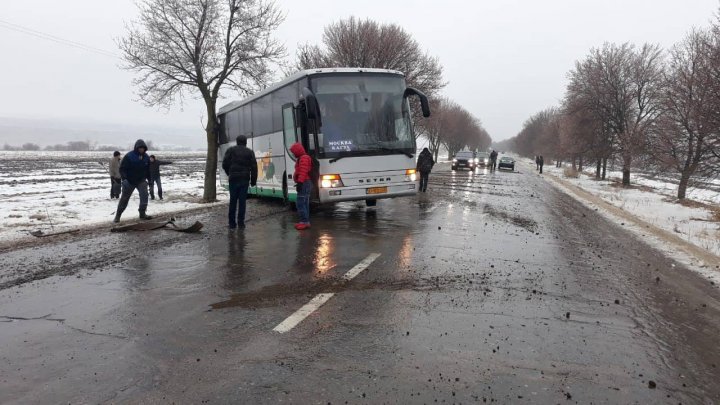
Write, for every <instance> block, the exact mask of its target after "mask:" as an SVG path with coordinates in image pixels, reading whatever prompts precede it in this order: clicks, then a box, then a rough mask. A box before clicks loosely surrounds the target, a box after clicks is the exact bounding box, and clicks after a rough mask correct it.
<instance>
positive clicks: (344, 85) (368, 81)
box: [312, 75, 415, 158]
mask: <svg viewBox="0 0 720 405" xmlns="http://www.w3.org/2000/svg"><path fill="white" fill-rule="evenodd" d="M312 87H313V91H314V92H315V96H316V97H317V100H318V103H319V104H320V113H321V117H322V128H320V133H319V134H318V137H319V144H320V148H319V152H320V157H325V158H332V157H339V156H368V155H385V154H400V153H403V154H411V153H415V137H414V135H413V132H412V125H411V120H410V113H409V108H408V103H407V100H406V99H404V98H403V92H404V91H405V80H404V78H402V77H400V76H390V75H388V76H377V75H336V76H320V77H315V78H313V79H312Z"/></svg>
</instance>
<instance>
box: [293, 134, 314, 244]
mask: <svg viewBox="0 0 720 405" xmlns="http://www.w3.org/2000/svg"><path fill="white" fill-rule="evenodd" d="M290 152H292V153H293V155H295V158H296V159H297V160H296V161H295V173H294V174H293V180H295V190H297V203H296V205H297V211H298V216H299V217H300V221H299V222H298V223H297V224H295V229H297V230H298V231H302V230H305V229H308V228H310V194H311V193H312V188H313V185H312V176H311V175H310V172H311V171H312V166H313V163H312V158H310V155H308V154H307V153H305V148H303V146H302V145H301V144H299V143H295V144H293V145H292V146H291V147H290Z"/></svg>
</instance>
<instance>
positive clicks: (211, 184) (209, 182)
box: [203, 100, 218, 202]
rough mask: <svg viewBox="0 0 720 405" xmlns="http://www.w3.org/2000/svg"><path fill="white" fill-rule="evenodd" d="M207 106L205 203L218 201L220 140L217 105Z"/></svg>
mask: <svg viewBox="0 0 720 405" xmlns="http://www.w3.org/2000/svg"><path fill="white" fill-rule="evenodd" d="M205 103H206V105H207V114H208V115H207V116H208V119H207V125H206V126H205V136H206V137H207V148H208V149H207V157H206V158H205V189H204V190H203V201H204V202H213V201H216V200H217V189H216V180H217V166H218V139H217V134H216V130H215V126H216V125H217V115H216V114H215V103H214V102H212V101H208V100H206V101H205Z"/></svg>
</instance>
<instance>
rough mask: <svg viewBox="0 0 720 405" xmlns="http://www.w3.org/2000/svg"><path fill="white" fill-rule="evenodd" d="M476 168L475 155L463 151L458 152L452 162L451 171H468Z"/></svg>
mask: <svg viewBox="0 0 720 405" xmlns="http://www.w3.org/2000/svg"><path fill="white" fill-rule="evenodd" d="M476 167H477V159H475V153H473V152H472V151H469V150H463V151H460V152H458V153H457V154H456V155H455V157H454V158H453V161H452V167H451V168H452V170H458V169H470V170H475V168H476Z"/></svg>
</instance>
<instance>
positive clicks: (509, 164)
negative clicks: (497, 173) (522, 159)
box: [498, 156, 515, 171]
mask: <svg viewBox="0 0 720 405" xmlns="http://www.w3.org/2000/svg"><path fill="white" fill-rule="evenodd" d="M498 169H510V170H512V171H515V160H514V159H513V158H511V157H508V156H503V157H501V158H500V160H499V161H498Z"/></svg>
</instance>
